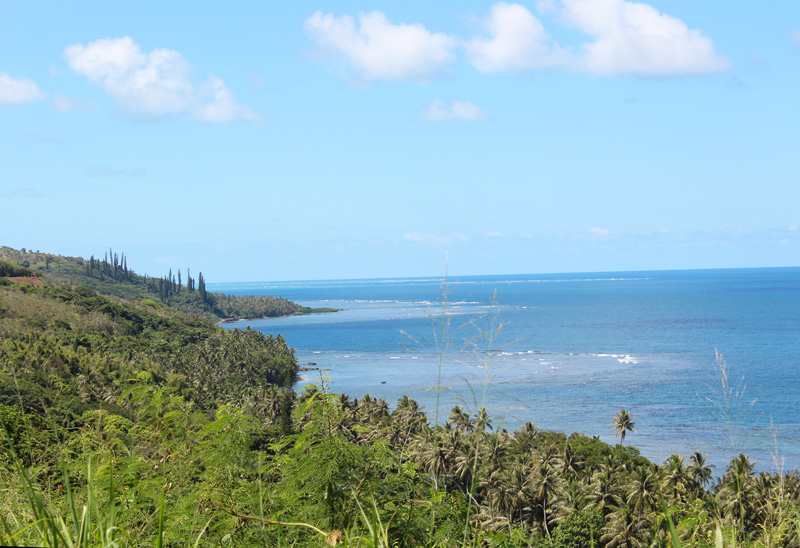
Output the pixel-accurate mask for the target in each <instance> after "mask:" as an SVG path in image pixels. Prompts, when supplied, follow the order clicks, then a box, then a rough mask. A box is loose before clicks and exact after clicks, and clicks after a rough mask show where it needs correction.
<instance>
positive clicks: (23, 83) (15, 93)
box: [0, 72, 45, 107]
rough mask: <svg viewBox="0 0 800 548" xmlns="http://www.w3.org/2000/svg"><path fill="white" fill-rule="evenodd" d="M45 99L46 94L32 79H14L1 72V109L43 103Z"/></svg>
mask: <svg viewBox="0 0 800 548" xmlns="http://www.w3.org/2000/svg"><path fill="white" fill-rule="evenodd" d="M44 98H45V94H44V93H42V91H41V90H40V89H39V86H38V85H37V84H36V82H34V81H33V80H31V79H30V78H24V77H20V78H12V77H11V76H9V75H8V74H6V73H5V72H0V107H2V106H3V105H16V104H19V103H30V102H32V101H41V100H42V99H44Z"/></svg>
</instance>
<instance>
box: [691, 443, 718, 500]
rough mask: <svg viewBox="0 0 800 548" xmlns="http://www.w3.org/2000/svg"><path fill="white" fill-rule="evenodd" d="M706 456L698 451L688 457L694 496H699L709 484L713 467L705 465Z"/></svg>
mask: <svg viewBox="0 0 800 548" xmlns="http://www.w3.org/2000/svg"><path fill="white" fill-rule="evenodd" d="M706 459H707V456H706V455H704V454H702V453H701V452H700V451H695V453H694V455H692V456H691V457H689V462H690V463H691V464H690V465H689V473H690V474H691V475H692V479H693V480H694V488H695V496H700V492H701V491H702V490H703V488H705V486H706V485H708V484H709V483H711V479H712V471H711V469H712V468H714V465H713V464H712V465H710V466H709V465H707V464H706Z"/></svg>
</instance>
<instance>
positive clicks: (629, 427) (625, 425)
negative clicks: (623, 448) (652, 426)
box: [611, 407, 636, 443]
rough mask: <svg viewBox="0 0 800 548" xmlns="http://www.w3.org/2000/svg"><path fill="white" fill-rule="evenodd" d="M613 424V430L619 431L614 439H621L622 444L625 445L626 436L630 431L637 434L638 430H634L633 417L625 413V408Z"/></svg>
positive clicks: (617, 415)
mask: <svg viewBox="0 0 800 548" xmlns="http://www.w3.org/2000/svg"><path fill="white" fill-rule="evenodd" d="M611 424H613V425H614V427H613V428H612V430H616V431H617V433H616V434H615V435H614V437H615V438H619V442H620V443H625V434H626V433H627V432H628V431H631V432H636V430H634V429H633V426H634V422H633V415H631V414H630V413H629V412H628V411H625V408H624V407H623V408H622V409H620V411H619V413H617V414H616V415H615V416H614V420H613V421H611Z"/></svg>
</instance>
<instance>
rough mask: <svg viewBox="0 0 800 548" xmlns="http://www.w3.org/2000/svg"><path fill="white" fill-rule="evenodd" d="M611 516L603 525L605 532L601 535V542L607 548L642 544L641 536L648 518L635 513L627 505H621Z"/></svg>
mask: <svg viewBox="0 0 800 548" xmlns="http://www.w3.org/2000/svg"><path fill="white" fill-rule="evenodd" d="M609 518H610V519H609V520H608V521H607V522H606V526H605V527H603V531H605V534H604V535H603V536H602V537H600V542H603V543H605V545H606V547H607V548H616V547H617V546H619V547H625V548H638V547H639V546H641V545H642V541H641V540H640V538H639V537H640V535H641V533H642V532H643V531H644V530H645V525H646V523H647V522H646V520H644V519H642V518H641V517H639V516H637V515H636V514H634V512H633V511H631V509H630V507H628V506H627V505H623V506H620V507H619V508H618V509H617V510H616V511H614V512H612V513H611V515H610V516H609Z"/></svg>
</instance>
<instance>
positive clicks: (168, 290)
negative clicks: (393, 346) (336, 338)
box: [0, 247, 335, 320]
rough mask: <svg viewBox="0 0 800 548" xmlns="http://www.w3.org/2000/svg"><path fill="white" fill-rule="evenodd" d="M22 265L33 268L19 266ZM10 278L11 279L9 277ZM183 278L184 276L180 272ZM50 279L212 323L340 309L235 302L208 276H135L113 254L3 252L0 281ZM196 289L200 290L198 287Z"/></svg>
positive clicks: (266, 300) (246, 299)
mask: <svg viewBox="0 0 800 548" xmlns="http://www.w3.org/2000/svg"><path fill="white" fill-rule="evenodd" d="M22 262H25V263H27V264H28V266H29V267H30V268H23V267H21V266H19V264H21V263H22ZM4 272H6V273H4ZM179 274H180V272H179ZM36 275H46V276H47V278H48V279H50V280H52V281H54V282H56V283H60V284H69V285H75V286H78V285H79V286H83V287H87V288H90V289H93V290H94V291H96V292H98V293H100V294H102V295H106V296H112V297H118V298H120V299H124V300H127V301H139V302H142V303H143V304H148V305H150V306H154V307H155V306H157V305H156V303H159V304H166V305H169V306H171V307H173V308H176V309H178V310H181V311H183V312H186V313H189V314H195V315H200V316H203V317H205V318H207V319H213V320H221V319H227V320H238V319H251V318H269V317H277V316H289V315H292V314H310V313H321V312H333V311H335V309H328V308H326V309H310V308H307V307H301V306H300V305H298V304H297V303H293V302H291V301H289V300H286V299H282V298H279V297H270V296H265V295H261V296H236V295H225V294H223V293H212V292H208V291H206V281H205V279H204V278H203V274H202V273H200V274H199V275H198V278H197V280H195V279H194V278H192V277H191V276H190V275H189V274H188V271H187V280H186V284H187V285H186V287H184V286H182V285H181V284H180V279H179V277H180V276H179V277H178V278H177V279H176V278H175V277H174V276H173V275H172V272H171V271H170V273H169V274H168V275H167V276H164V277H162V278H152V277H150V276H147V275H146V274H145V275H139V274H136V273H135V272H134V271H133V269H129V268H128V261H127V257H126V256H125V254H124V253H123V254H122V255H121V256H120V255H119V254H117V253H115V252H114V251H113V250H111V249H110V250H109V251H108V253H106V254H105V257H104V258H103V259H102V260H96V259H95V258H94V256H92V257H90V258H89V260H88V261H87V260H84V259H82V258H80V257H62V256H59V255H52V254H48V253H39V252H36V253H32V252H28V253H25V252H21V251H17V250H15V249H12V248H10V247H1V248H0V278H2V277H3V276H36ZM195 285H196V287H195Z"/></svg>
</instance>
